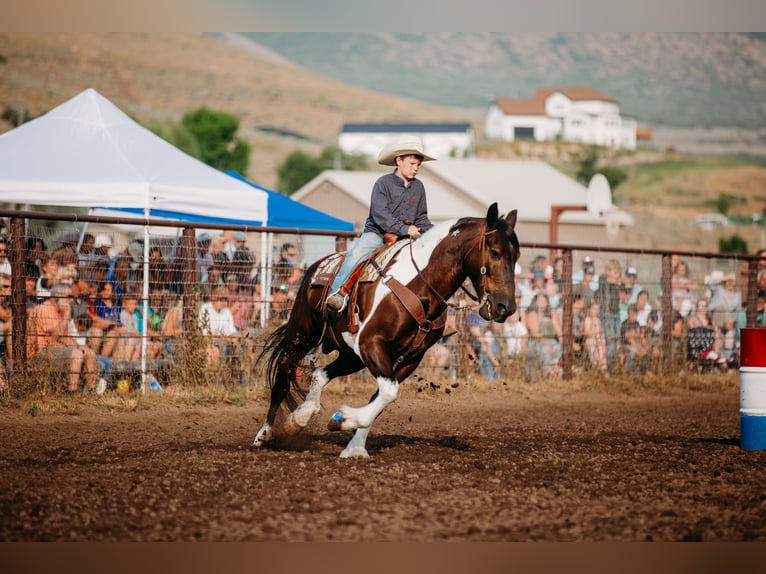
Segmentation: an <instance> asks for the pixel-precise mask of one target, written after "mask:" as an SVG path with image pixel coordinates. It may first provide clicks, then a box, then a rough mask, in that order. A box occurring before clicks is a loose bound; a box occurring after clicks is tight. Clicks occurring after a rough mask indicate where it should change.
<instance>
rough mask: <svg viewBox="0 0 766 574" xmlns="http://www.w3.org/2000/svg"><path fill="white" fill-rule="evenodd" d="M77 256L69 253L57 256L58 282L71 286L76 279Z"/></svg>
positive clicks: (65, 252)
mask: <svg viewBox="0 0 766 574" xmlns="http://www.w3.org/2000/svg"><path fill="white" fill-rule="evenodd" d="M78 273H79V272H78V269H77V255H76V254H75V253H74V252H71V251H64V252H62V253H61V255H59V271H58V281H61V282H62V283H66V284H67V285H72V284H73V283H74V282H75V281H77V278H78V276H79V275H78Z"/></svg>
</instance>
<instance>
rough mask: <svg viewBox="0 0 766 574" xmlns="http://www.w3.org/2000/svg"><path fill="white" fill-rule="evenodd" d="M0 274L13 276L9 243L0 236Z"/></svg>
mask: <svg viewBox="0 0 766 574" xmlns="http://www.w3.org/2000/svg"><path fill="white" fill-rule="evenodd" d="M0 273H4V274H5V275H10V274H11V262H10V261H8V241H7V240H6V239H5V237H2V236H0Z"/></svg>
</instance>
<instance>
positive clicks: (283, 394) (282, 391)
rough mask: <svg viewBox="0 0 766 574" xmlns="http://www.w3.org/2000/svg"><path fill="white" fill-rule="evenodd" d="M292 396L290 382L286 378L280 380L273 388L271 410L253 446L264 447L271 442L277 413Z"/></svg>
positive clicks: (270, 402)
mask: <svg viewBox="0 0 766 574" xmlns="http://www.w3.org/2000/svg"><path fill="white" fill-rule="evenodd" d="M289 394H290V381H289V380H288V379H286V378H280V379H279V380H278V381H277V383H276V384H275V385H274V386H273V387H272V388H271V399H270V401H269V410H268V412H267V413H266V420H265V421H263V425H262V426H261V428H260V430H259V431H258V433H257V434H256V435H255V440H253V446H263V445H264V443H267V442H269V441H270V440H271V436H272V433H273V429H274V421H275V420H276V418H277V411H278V410H279V406H280V405H281V404H282V401H284V400H285V398H287V396H288V395H289Z"/></svg>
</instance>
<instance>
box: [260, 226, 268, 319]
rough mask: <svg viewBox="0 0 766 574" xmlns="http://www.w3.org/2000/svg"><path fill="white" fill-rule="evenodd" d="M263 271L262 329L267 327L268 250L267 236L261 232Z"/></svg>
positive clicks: (261, 277) (261, 278)
mask: <svg viewBox="0 0 766 574" xmlns="http://www.w3.org/2000/svg"><path fill="white" fill-rule="evenodd" d="M260 238H261V272H260V283H261V312H260V313H259V315H260V317H261V329H263V328H265V327H266V263H267V262H266V257H267V251H266V236H265V235H264V234H263V233H261V235H260Z"/></svg>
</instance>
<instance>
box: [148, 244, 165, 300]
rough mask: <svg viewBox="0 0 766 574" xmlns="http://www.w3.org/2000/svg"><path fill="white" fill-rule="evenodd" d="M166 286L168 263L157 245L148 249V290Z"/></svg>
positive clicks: (160, 289) (161, 288)
mask: <svg viewBox="0 0 766 574" xmlns="http://www.w3.org/2000/svg"><path fill="white" fill-rule="evenodd" d="M167 288H168V264H167V263H166V262H165V258H164V257H163V256H162V249H160V248H159V247H158V246H156V245H155V246H154V247H151V248H150V249H149V291H162V290H164V289H167Z"/></svg>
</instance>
